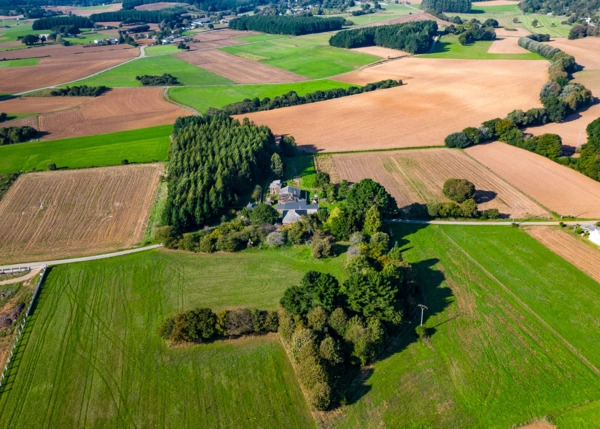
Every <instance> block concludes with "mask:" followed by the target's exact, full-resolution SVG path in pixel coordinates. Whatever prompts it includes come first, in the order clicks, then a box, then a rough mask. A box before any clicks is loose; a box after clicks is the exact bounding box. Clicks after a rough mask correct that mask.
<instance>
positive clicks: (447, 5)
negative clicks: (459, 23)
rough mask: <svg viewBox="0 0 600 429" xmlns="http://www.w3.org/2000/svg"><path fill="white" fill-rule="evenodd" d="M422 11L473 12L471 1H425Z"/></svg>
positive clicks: (422, 4)
mask: <svg viewBox="0 0 600 429" xmlns="http://www.w3.org/2000/svg"><path fill="white" fill-rule="evenodd" d="M421 9H423V10H425V11H427V10H433V11H436V12H456V13H469V12H471V0H423V1H422V2H421Z"/></svg>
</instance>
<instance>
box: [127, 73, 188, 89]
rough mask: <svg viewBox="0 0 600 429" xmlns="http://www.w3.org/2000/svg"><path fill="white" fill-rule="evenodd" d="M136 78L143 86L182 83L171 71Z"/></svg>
mask: <svg viewBox="0 0 600 429" xmlns="http://www.w3.org/2000/svg"><path fill="white" fill-rule="evenodd" d="M135 80H137V81H138V82H140V83H141V84H142V85H143V86H175V85H181V83H179V81H178V80H177V78H176V77H175V76H173V75H172V74H169V73H163V74H162V75H156V76H154V75H153V76H150V75H147V74H145V75H143V76H136V77H135Z"/></svg>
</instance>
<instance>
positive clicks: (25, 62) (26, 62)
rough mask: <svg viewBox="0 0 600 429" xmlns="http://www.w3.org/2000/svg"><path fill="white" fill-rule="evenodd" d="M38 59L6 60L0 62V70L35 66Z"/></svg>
mask: <svg viewBox="0 0 600 429" xmlns="http://www.w3.org/2000/svg"><path fill="white" fill-rule="evenodd" d="M37 65H38V58H24V59H22V60H7V61H0V69H2V68H8V67H27V66H37Z"/></svg>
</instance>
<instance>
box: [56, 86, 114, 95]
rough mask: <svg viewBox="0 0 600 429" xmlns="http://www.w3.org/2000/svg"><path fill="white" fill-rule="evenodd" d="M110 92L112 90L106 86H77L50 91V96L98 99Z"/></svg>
mask: <svg viewBox="0 0 600 429" xmlns="http://www.w3.org/2000/svg"><path fill="white" fill-rule="evenodd" d="M108 90H110V88H109V87H107V86H104V85H100V86H87V85H76V86H67V87H66V88H58V89H53V90H52V91H50V95H51V96H53V97H98V96H100V95H102V94H104V93H105V92H106V91H108Z"/></svg>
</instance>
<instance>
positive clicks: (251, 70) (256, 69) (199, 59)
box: [174, 50, 307, 83]
mask: <svg viewBox="0 0 600 429" xmlns="http://www.w3.org/2000/svg"><path fill="white" fill-rule="evenodd" d="M174 56H175V57H178V58H181V59H182V60H184V61H186V62H188V63H190V64H193V65H195V66H198V67H202V68H203V69H204V70H208V71H209V72H212V73H216V74H218V75H221V76H223V77H226V78H227V79H231V80H232V81H234V82H237V83H281V82H301V81H305V80H307V78H305V77H303V76H300V75H297V74H295V73H292V72H289V71H287V70H283V69H280V68H277V67H271V66H269V65H266V64H261V63H259V62H257V61H252V60H249V59H247V58H242V57H238V56H237V55H231V54H228V53H227V52H223V51H218V50H211V51H193V52H182V53H179V54H175V55H174Z"/></svg>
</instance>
